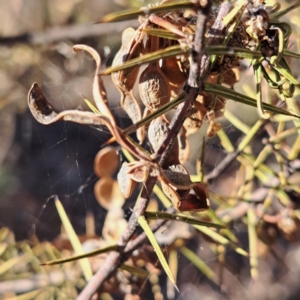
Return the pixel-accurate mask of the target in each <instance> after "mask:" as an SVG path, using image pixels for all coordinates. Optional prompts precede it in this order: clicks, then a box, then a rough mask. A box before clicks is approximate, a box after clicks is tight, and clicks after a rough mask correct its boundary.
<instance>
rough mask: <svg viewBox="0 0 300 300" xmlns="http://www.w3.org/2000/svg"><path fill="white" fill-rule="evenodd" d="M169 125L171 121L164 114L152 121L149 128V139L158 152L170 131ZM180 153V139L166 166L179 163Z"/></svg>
mask: <svg viewBox="0 0 300 300" xmlns="http://www.w3.org/2000/svg"><path fill="white" fill-rule="evenodd" d="M168 126H169V122H167V121H166V120H165V118H164V117H163V116H159V117H157V118H156V119H154V120H152V122H151V123H150V126H149V128H148V139H149V142H150V144H151V146H152V148H153V151H154V152H156V151H157V150H158V149H159V148H160V146H161V145H162V143H163V142H164V140H165V138H166V136H167V134H168V132H169V128H168ZM178 155H179V147H178V141H177V140H176V141H175V142H174V145H173V148H172V153H171V155H169V156H168V158H167V160H166V162H165V166H170V165H175V164H178V163H179V160H178Z"/></svg>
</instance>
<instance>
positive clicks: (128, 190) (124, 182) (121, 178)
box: [117, 162, 136, 198]
mask: <svg viewBox="0 0 300 300" xmlns="http://www.w3.org/2000/svg"><path fill="white" fill-rule="evenodd" d="M129 171H130V168H129V166H128V163H127V162H124V163H123V164H122V166H121V169H120V171H119V173H118V176H117V179H118V183H119V188H120V190H121V193H122V195H123V196H124V197H125V198H128V197H130V195H131V194H132V192H133V190H134V188H135V186H136V181H134V180H132V178H131V176H130V175H129Z"/></svg>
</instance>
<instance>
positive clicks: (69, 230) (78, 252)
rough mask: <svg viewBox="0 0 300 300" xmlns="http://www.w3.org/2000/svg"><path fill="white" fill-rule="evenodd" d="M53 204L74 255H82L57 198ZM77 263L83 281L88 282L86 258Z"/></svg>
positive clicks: (81, 250) (71, 227) (88, 267)
mask: <svg viewBox="0 0 300 300" xmlns="http://www.w3.org/2000/svg"><path fill="white" fill-rule="evenodd" d="M54 203H55V206H56V209H57V212H58V214H59V216H60V219H61V222H62V224H63V225H64V228H65V230H66V232H67V235H68V238H69V240H70V242H71V245H72V247H73V249H74V251H75V253H77V254H78V255H80V254H84V251H83V249H82V245H81V243H80V241H79V239H78V236H77V234H76V233H75V231H74V229H73V226H72V224H71V223H70V221H69V218H68V216H67V214H66V212H65V210H64V208H63V206H62V204H61V202H60V201H59V199H58V197H55V199H54ZM79 263H80V266H81V269H82V271H83V274H84V277H85V280H86V281H88V280H89V279H90V278H91V277H92V276H93V273H92V269H91V265H90V262H89V261H88V259H87V258H84V259H83V260H81V261H80V262H79Z"/></svg>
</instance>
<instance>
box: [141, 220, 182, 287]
mask: <svg viewBox="0 0 300 300" xmlns="http://www.w3.org/2000/svg"><path fill="white" fill-rule="evenodd" d="M138 222H139V224H140V225H141V227H142V228H143V230H144V231H145V233H146V235H147V237H148V239H149V241H150V243H151V245H152V246H153V248H154V250H155V252H156V255H157V257H158V259H159V261H160V263H161V265H162V267H163V268H164V270H165V272H166V274H167V275H168V277H169V279H170V281H171V282H172V283H173V284H174V286H175V288H176V289H177V291H179V290H178V287H177V286H176V283H175V280H174V277H173V275H172V272H171V270H170V268H169V265H168V263H167V261H166V258H165V256H164V255H163V253H162V251H161V249H160V247H159V245H158V243H157V241H156V239H155V236H154V234H153V232H152V230H151V228H150V226H149V224H148V222H147V220H146V219H145V217H144V216H140V217H139V219H138Z"/></svg>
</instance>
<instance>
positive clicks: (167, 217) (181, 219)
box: [145, 211, 226, 228]
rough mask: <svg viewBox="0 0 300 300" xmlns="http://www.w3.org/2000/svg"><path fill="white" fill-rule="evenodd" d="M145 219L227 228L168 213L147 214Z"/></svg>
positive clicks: (148, 212)
mask: <svg viewBox="0 0 300 300" xmlns="http://www.w3.org/2000/svg"><path fill="white" fill-rule="evenodd" d="M145 217H146V218H147V219H150V220H157V219H164V220H170V221H179V222H184V223H187V224H194V225H200V226H207V227H214V228H226V226H224V225H221V224H215V223H209V222H204V221H200V220H198V219H195V218H192V217H190V216H188V215H183V214H181V215H175V214H169V213H166V212H160V211H157V212H150V211H147V212H145Z"/></svg>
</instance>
